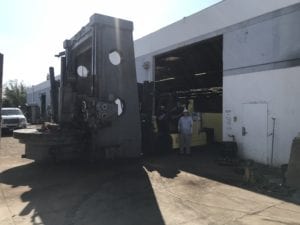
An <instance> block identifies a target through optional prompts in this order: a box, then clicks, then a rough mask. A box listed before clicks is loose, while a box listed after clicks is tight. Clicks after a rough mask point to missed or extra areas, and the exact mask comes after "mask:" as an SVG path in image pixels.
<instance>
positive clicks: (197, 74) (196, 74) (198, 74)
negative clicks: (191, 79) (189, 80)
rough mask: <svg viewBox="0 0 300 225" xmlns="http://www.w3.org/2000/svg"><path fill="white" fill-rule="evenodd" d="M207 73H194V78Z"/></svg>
mask: <svg viewBox="0 0 300 225" xmlns="http://www.w3.org/2000/svg"><path fill="white" fill-rule="evenodd" d="M206 74H207V73H206V72H202V73H195V74H194V76H203V75H206Z"/></svg>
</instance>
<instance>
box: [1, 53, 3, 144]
mask: <svg viewBox="0 0 300 225" xmlns="http://www.w3.org/2000/svg"><path fill="white" fill-rule="evenodd" d="M2 77H3V55H2V54H1V53H0V109H2ZM1 127H2V118H1V110H0V140H1V136H2V133H1V130H2V129H1Z"/></svg>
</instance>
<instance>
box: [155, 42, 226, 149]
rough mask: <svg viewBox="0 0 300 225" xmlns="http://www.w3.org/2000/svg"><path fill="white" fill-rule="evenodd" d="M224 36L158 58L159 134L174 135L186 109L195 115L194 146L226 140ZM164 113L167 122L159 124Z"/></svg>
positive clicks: (175, 141) (176, 133) (175, 143)
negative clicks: (224, 120) (223, 103)
mask: <svg viewBox="0 0 300 225" xmlns="http://www.w3.org/2000/svg"><path fill="white" fill-rule="evenodd" d="M222 49H223V37H222V36H217V37H214V38H210V39H207V40H204V41H201V42H197V43H194V44H191V45H188V46H184V47H181V48H178V49H175V50H172V51H169V52H166V53H163V54H160V55H157V56H155V58H154V59H155V83H154V85H155V114H156V118H157V130H158V132H165V131H166V130H167V131H168V132H169V133H170V134H171V137H172V142H173V143H172V146H173V148H178V144H179V143H178V131H177V123H178V119H179V117H180V115H181V112H182V111H183V109H184V108H187V109H188V110H189V111H190V113H191V114H192V116H193V120H194V128H193V138H192V146H198V145H205V144H209V143H212V142H221V141H222V92H223V89H222V86H223V64H222ZM162 111H163V112H166V114H167V115H168V120H167V121H165V122H161V121H159V118H160V116H161V114H162Z"/></svg>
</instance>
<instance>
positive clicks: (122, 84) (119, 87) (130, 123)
mask: <svg viewBox="0 0 300 225" xmlns="http://www.w3.org/2000/svg"><path fill="white" fill-rule="evenodd" d="M132 30H133V24H132V22H130V21H126V20H122V19H117V18H113V17H109V16H104V15H99V14H95V15H93V16H92V17H91V18H90V22H89V23H88V24H87V25H86V26H85V27H83V28H82V29H81V30H80V31H79V32H78V33H77V34H76V35H75V36H74V37H72V38H71V39H69V40H66V41H65V42H64V49H65V51H64V52H61V53H60V54H59V55H58V56H59V57H61V79H60V84H59V85H58V83H57V82H56V81H55V79H54V71H53V70H52V69H50V81H51V100H52V111H53V112H52V113H53V120H54V122H56V123H57V124H58V125H57V126H56V125H48V126H47V125H46V126H44V128H43V129H41V130H26V131H25V130H20V131H15V132H14V136H15V137H16V138H18V139H20V141H21V142H23V143H25V144H26V153H25V155H24V156H25V157H26V158H31V159H35V160H43V159H49V158H53V157H54V158H59V157H62V156H66V157H69V156H74V155H76V154H77V155H80V156H87V157H88V158H90V159H96V158H124V157H138V156H139V155H140V152H141V132H140V130H141V128H140V116H139V105H138V104H139V103H138V94H137V86H136V83H137V82H136V70H135V61H134V49H133V39H132ZM58 86H59V87H58ZM58 90H59V91H58ZM58 93H59V94H58Z"/></svg>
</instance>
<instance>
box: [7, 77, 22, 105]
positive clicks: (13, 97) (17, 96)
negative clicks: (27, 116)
mask: <svg viewBox="0 0 300 225" xmlns="http://www.w3.org/2000/svg"><path fill="white" fill-rule="evenodd" d="M25 103H26V87H25V85H24V84H23V82H19V81H18V80H10V81H8V82H7V83H6V84H4V93H3V102H2V106H3V107H18V106H22V105H24V104H25Z"/></svg>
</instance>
